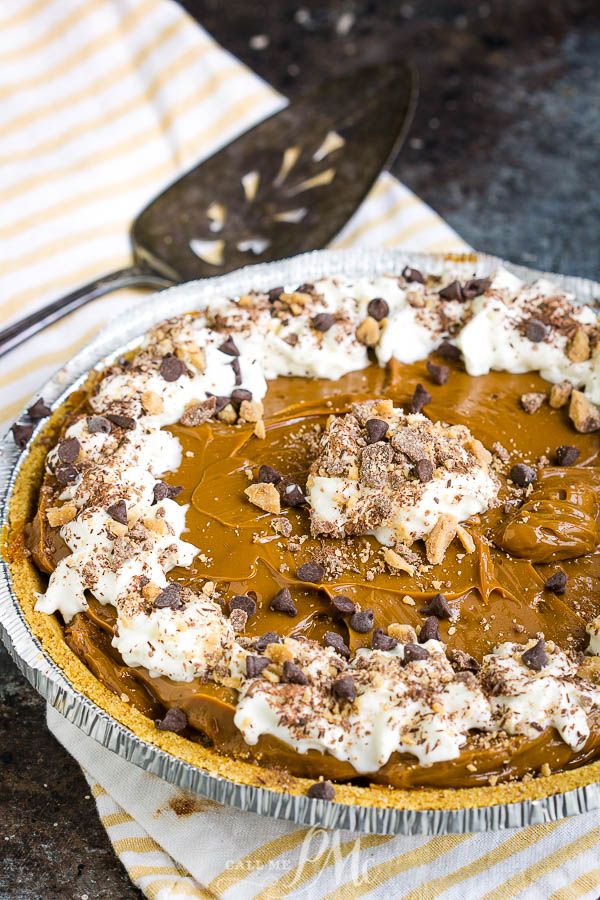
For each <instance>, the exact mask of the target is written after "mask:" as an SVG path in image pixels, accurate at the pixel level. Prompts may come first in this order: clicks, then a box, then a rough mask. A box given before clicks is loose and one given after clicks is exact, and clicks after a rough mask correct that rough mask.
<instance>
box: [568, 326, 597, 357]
mask: <svg viewBox="0 0 600 900" xmlns="http://www.w3.org/2000/svg"><path fill="white" fill-rule="evenodd" d="M591 355H592V347H591V344H590V338H589V335H588V333H587V331H586V330H585V328H582V327H579V328H577V330H576V331H575V334H574V335H573V337H572V338H571V340H570V341H569V343H568V345H567V356H568V357H569V359H570V360H571V362H574V363H581V362H586V361H587V360H588V359H589V358H590V356H591Z"/></svg>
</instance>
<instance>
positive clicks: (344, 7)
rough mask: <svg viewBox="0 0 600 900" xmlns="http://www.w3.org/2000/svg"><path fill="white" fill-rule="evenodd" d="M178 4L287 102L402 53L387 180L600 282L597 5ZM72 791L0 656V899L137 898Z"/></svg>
mask: <svg viewBox="0 0 600 900" xmlns="http://www.w3.org/2000/svg"><path fill="white" fill-rule="evenodd" d="M184 5H185V6H187V8H188V9H190V10H191V11H193V12H194V13H195V14H196V15H197V16H198V18H199V19H200V20H201V21H202V22H203V23H204V24H205V25H206V27H207V28H208V29H209V30H210V31H211V32H212V33H213V34H214V36H215V37H216V38H217V40H219V41H220V42H221V43H222V44H223V45H224V46H225V47H227V48H228V49H229V50H231V51H232V52H233V53H235V54H236V55H237V56H239V57H240V58H241V59H243V60H244V61H245V62H246V63H248V64H249V65H250V66H252V67H253V68H254V69H255V70H256V71H257V72H258V73H259V74H260V75H262V76H263V77H264V78H266V79H267V80H269V81H270V82H271V83H272V84H274V85H275V86H276V87H277V88H279V89H280V90H281V91H282V92H284V93H286V94H289V95H291V94H293V93H294V92H296V91H297V90H298V89H299V87H301V86H302V85H306V84H313V83H316V82H317V81H319V80H320V79H322V78H325V77H327V76H328V75H330V74H334V73H341V72H345V71H350V70H351V69H353V68H354V67H355V66H357V65H359V64H360V63H362V62H365V63H369V62H374V61H380V60H385V59H396V58H399V57H406V58H408V59H411V60H413V61H414V62H415V64H416V65H417V67H418V69H419V72H420V77H421V96H420V101H419V106H418V109H417V113H416V117H415V121H414V125H413V128H412V131H411V135H410V138H409V141H408V143H407V146H406V147H405V149H404V150H403V151H402V153H401V155H400V157H399V159H398V161H397V162H396V165H395V167H394V172H395V173H396V174H397V175H398V177H400V178H401V179H402V180H403V181H404V182H405V183H406V184H407V185H409V187H411V188H412V189H413V190H414V191H416V192H417V193H418V194H419V195H420V196H422V197H423V198H424V199H425V200H427V201H428V202H429V203H430V204H431V205H432V206H433V207H434V208H435V209H437V210H438V211H439V212H440V213H441V214H442V215H443V216H445V217H446V218H447V219H448V221H449V222H450V223H451V224H452V225H453V226H454V227H455V228H456V230H457V231H458V232H459V233H460V234H462V235H463V236H464V237H465V238H466V239H467V240H468V241H470V242H471V243H472V244H473V245H474V246H476V247H478V248H479V249H482V250H487V251H490V252H494V253H497V254H499V255H501V256H505V257H507V258H509V259H513V260H515V261H518V262H524V263H526V264H529V265H536V266H539V267H540V268H549V269H556V270H560V271H565V272H573V273H578V274H581V275H590V276H595V277H598V275H599V260H598V255H597V249H596V247H597V236H598V231H599V224H600V210H599V208H598V202H597V194H598V186H599V185H598V172H599V171H600V166H599V153H598V135H599V134H600V103H599V102H598V100H599V99H600V98H599V96H598V94H599V87H598V85H599V84H600V79H599V78H598V59H599V58H600V30H599V28H598V25H599V21H598V13H597V12H596V13H594V9H596V10H597V9H598V6H597V4H595V3H593V2H585V0H570V2H568V0H564V2H560V0H553V2H552V3H548V2H547V0H519V3H506V2H504V0H497V2H488V3H460V2H425V0H423V2H406V3H404V2H389V0H356V2H345V3H336V2H333V0H330V2H321V3H306V4H299V3H295V2H289V0H268V2H262V3H260V4H259V3H248V2H247V0H228V2H224V0H203V2H197V0H186V3H185V4H184ZM256 35H266V37H267V39H268V46H267V47H266V48H264V49H255V48H256V46H258V45H262V44H264V40H263V41H256V40H254V41H252V42H250V39H251V38H252V37H254V36H256ZM86 797H88V798H89V791H88V787H87V783H86V782H85V781H84V779H83V777H82V775H81V773H80V772H79V770H78V768H77V766H76V765H75V764H74V763H73V761H72V760H71V759H70V757H69V756H68V755H67V754H66V753H65V752H64V751H63V750H62V748H61V747H60V746H59V745H58V744H57V743H56V742H55V741H54V739H53V738H52V737H51V736H50V735H49V733H48V732H47V731H46V728H45V718H44V704H43V703H42V701H41V700H40V699H39V698H38V696H37V695H36V694H35V692H34V691H33V690H32V689H31V688H30V687H29V685H28V684H27V683H26V682H25V680H24V679H23V678H22V677H21V676H20V675H19V674H18V672H17V670H16V668H15V667H14V666H13V664H12V663H11V661H10V660H9V658H8V656H7V655H6V653H5V652H4V651H0V823H1V825H0V832H1V837H0V839H1V840H2V841H3V846H2V851H1V853H0V897H10V898H38V897H44V898H71V897H72V898H81V897H82V896H83V895H85V894H87V896H88V897H89V898H90V900H91V898H125V900H128V898H134V897H139V896H140V894H139V892H138V891H137V890H135V889H134V888H133V887H132V886H131V885H130V883H129V881H128V879H127V877H126V875H125V872H124V870H123V869H122V867H121V866H120V865H119V863H118V862H117V861H116V860H115V857H114V855H113V853H112V850H111V848H110V845H109V843H108V840H107V838H106V835H105V834H104V832H103V830H102V827H101V826H100V823H99V822H98V819H97V816H96V813H95V810H94V803H93V800H91V799H86Z"/></svg>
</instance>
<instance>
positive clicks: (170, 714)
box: [154, 706, 188, 734]
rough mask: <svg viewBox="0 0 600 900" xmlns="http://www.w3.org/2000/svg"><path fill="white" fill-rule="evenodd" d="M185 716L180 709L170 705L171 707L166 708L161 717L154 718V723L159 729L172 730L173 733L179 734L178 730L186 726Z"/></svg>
mask: <svg viewBox="0 0 600 900" xmlns="http://www.w3.org/2000/svg"><path fill="white" fill-rule="evenodd" d="M187 723H188V720H187V716H186V714H185V713H184V711H183V710H182V709H177V707H176V706H172V707H171V709H168V710H167V712H166V713H165V715H164V716H163V718H162V719H155V720H154V724H155V725H156V727H157V728H159V729H160V730H161V731H174V732H175V734H179V732H180V731H183V729H184V728H186V727H187Z"/></svg>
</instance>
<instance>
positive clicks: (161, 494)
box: [152, 481, 183, 506]
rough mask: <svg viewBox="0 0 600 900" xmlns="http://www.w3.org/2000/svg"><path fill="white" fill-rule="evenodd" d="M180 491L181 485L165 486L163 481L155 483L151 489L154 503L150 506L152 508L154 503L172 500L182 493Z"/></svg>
mask: <svg viewBox="0 0 600 900" xmlns="http://www.w3.org/2000/svg"><path fill="white" fill-rule="evenodd" d="M182 490H183V487H181V485H178V484H166V482H164V481H157V482H156V484H155V485H154V489H153V494H154V501H153V503H152V505H153V506H154V504H155V503H160V501H161V500H166V499H169V500H173V499H174V498H175V497H177V495H178V494H180V493H181V492H182Z"/></svg>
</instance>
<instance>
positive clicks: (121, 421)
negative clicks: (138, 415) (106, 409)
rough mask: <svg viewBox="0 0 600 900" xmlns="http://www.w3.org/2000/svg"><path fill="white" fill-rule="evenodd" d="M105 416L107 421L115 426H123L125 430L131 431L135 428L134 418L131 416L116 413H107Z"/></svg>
mask: <svg viewBox="0 0 600 900" xmlns="http://www.w3.org/2000/svg"><path fill="white" fill-rule="evenodd" d="M106 418H107V419H108V421H109V422H112V423H113V425H116V426H117V428H123V429H125V431H132V430H133V429H134V428H135V419H132V418H131V416H120V415H118V414H116V413H107V414H106Z"/></svg>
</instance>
